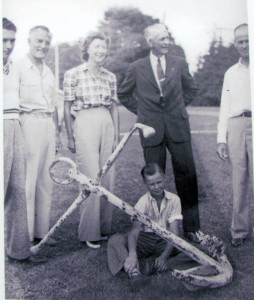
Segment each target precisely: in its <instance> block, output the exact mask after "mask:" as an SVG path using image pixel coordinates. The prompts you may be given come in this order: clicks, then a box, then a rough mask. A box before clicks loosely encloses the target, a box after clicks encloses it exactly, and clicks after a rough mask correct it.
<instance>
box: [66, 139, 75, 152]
mask: <svg viewBox="0 0 254 300" xmlns="http://www.w3.org/2000/svg"><path fill="white" fill-rule="evenodd" d="M67 147H68V148H69V150H70V151H71V152H72V153H76V148H75V141H74V138H69V139H68V145H67Z"/></svg>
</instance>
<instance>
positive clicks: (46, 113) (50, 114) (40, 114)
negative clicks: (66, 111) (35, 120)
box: [20, 111, 54, 118]
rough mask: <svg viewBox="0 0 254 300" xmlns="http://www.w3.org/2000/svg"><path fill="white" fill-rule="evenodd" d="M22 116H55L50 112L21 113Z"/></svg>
mask: <svg viewBox="0 0 254 300" xmlns="http://www.w3.org/2000/svg"><path fill="white" fill-rule="evenodd" d="M20 114H21V115H23V114H28V115H30V116H36V117H42V118H52V117H53V116H54V113H53V112H49V111H21V112H20Z"/></svg>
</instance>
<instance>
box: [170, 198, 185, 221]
mask: <svg viewBox="0 0 254 300" xmlns="http://www.w3.org/2000/svg"><path fill="white" fill-rule="evenodd" d="M175 196H176V195H175ZM182 219H183V216H182V207H181V202H180V198H179V197H178V196H176V197H175V198H174V201H173V203H172V210H171V212H170V214H169V217H168V223H169V224H171V223H173V222H174V221H176V220H182Z"/></svg>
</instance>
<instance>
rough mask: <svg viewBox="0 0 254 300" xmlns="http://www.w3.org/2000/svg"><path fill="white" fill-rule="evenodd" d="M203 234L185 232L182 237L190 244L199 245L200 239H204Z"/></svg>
mask: <svg viewBox="0 0 254 300" xmlns="http://www.w3.org/2000/svg"><path fill="white" fill-rule="evenodd" d="M204 235H205V234H204V233H203V232H202V231H200V230H198V231H195V232H191V231H189V232H185V233H184V236H185V237H186V238H187V239H188V240H189V241H190V242H192V243H196V244H200V243H201V242H202V237H204Z"/></svg>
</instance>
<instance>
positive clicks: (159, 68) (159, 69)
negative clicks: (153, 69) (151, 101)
mask: <svg viewBox="0 0 254 300" xmlns="http://www.w3.org/2000/svg"><path fill="white" fill-rule="evenodd" d="M157 74H158V78H159V81H160V86H161V91H162V95H163V89H164V81H165V74H164V72H163V69H162V66H161V60H160V58H159V57H158V62H157Z"/></svg>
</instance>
